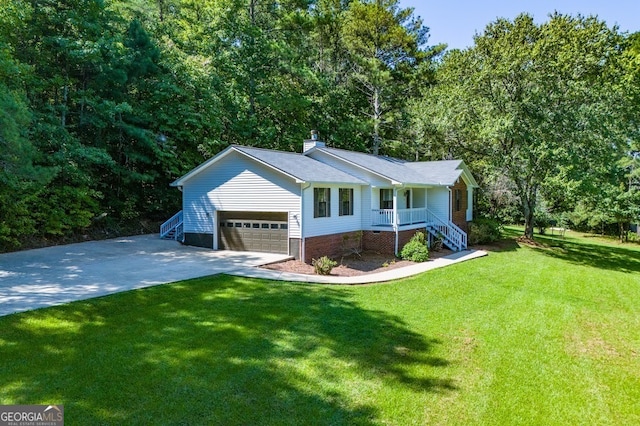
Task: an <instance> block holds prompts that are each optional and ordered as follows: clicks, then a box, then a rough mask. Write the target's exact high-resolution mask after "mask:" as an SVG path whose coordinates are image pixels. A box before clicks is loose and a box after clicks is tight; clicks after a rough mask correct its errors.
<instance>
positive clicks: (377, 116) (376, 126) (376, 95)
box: [371, 87, 382, 155]
mask: <svg viewBox="0 0 640 426" xmlns="http://www.w3.org/2000/svg"><path fill="white" fill-rule="evenodd" d="M371 101H372V104H373V105H372V106H373V149H372V151H373V155H378V153H379V152H380V144H381V143H380V142H381V141H380V122H381V120H382V112H381V111H380V90H379V89H378V88H377V87H376V88H375V89H373V96H372V99H371Z"/></svg>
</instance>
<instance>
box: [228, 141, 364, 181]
mask: <svg viewBox="0 0 640 426" xmlns="http://www.w3.org/2000/svg"><path fill="white" fill-rule="evenodd" d="M234 148H235V149H236V150H238V151H240V152H242V153H244V154H246V155H248V156H250V157H253V158H256V159H258V160H260V161H262V162H264V163H266V164H268V165H270V166H271V167H273V168H276V169H278V170H280V171H282V172H284V173H286V174H288V175H291V176H293V177H295V178H296V179H298V180H301V181H304V182H318V183H351V184H360V185H366V184H367V182H365V181H363V180H361V179H358V178H357V177H355V176H353V175H350V174H348V173H345V172H343V171H340V170H338V169H335V168H333V167H331V166H330V165H328V164H324V163H321V162H319V161H316V160H314V159H312V158H309V157H307V156H305V155H302V154H298V153H295V152H284V151H274V150H271V149H262V148H252V147H247V146H237V145H236V146H234Z"/></svg>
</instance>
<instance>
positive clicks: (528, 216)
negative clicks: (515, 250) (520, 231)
mask: <svg viewBox="0 0 640 426" xmlns="http://www.w3.org/2000/svg"><path fill="white" fill-rule="evenodd" d="M522 208H523V213H524V237H525V238H528V239H530V240H533V225H534V217H533V211H534V209H533V208H532V207H531V205H530V203H529V201H525V200H523V202H522Z"/></svg>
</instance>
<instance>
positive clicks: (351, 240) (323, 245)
mask: <svg viewBox="0 0 640 426" xmlns="http://www.w3.org/2000/svg"><path fill="white" fill-rule="evenodd" d="M418 231H422V232H423V233H425V234H426V230H425V229H424V228H422V229H410V230H407V231H400V232H399V233H398V251H400V250H402V247H404V245H405V244H406V243H408V242H409V240H410V239H411V237H413V235H414V234H415V233H416V232H418ZM359 235H360V231H356V232H347V233H340V234H332V235H321V236H318V237H310V238H307V239H305V243H304V260H305V262H306V263H311V261H312V260H313V259H318V258H320V257H322V256H329V257H331V258H339V257H341V256H343V255H344V254H345V253H348V252H349V248H351V247H355V246H356V245H358V240H359V238H360V237H359ZM345 236H346V237H345ZM395 244H396V236H395V233H394V232H393V231H363V232H362V249H363V250H370V251H375V252H378V253H382V254H390V255H393V254H394V252H395Z"/></svg>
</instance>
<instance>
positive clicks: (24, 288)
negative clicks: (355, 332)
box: [0, 235, 289, 316]
mask: <svg viewBox="0 0 640 426" xmlns="http://www.w3.org/2000/svg"><path fill="white" fill-rule="evenodd" d="M288 257H289V256H286V255H282V254H271V253H255V252H233V251H213V250H209V249H202V248H197V247H188V246H183V245H181V244H180V243H177V242H175V241H168V240H161V239H160V238H158V236H157V235H143V236H135V237H125V238H116V239H112V240H104V241H90V242H86V243H79V244H69V245H64V246H55V247H47V248H42V249H36V250H26V251H22V252H17V253H7V254H0V316H2V315H9V314H12V313H15V312H21V311H27V310H31V309H36V308H41V307H45V306H53V305H60V304H64V303H68V302H71V301H74V300H83V299H89V298H92V297H99V296H104V295H107V294H112V293H117V292H121V291H126V290H132V289H136V288H142V287H149V286H153V285H158V284H165V283H169V282H173V281H179V280H184V279H189V278H196V277H202V276H206V275H212V274H218V273H225V272H238V271H240V270H246V269H248V268H251V267H255V266H259V265H264V264H266V263H271V262H276V261H280V260H284V259H287V258H288Z"/></svg>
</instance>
